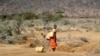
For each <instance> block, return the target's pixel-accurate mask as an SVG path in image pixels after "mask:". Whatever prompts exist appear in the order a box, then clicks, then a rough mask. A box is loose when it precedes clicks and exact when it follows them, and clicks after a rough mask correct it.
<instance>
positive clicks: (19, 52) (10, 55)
mask: <svg viewBox="0 0 100 56" xmlns="http://www.w3.org/2000/svg"><path fill="white" fill-rule="evenodd" d="M0 56H83V54H76V53H73V54H72V53H66V52H59V51H55V52H52V51H47V52H44V53H36V52H35V50H34V48H23V47H22V46H20V45H2V44H1V47H0Z"/></svg>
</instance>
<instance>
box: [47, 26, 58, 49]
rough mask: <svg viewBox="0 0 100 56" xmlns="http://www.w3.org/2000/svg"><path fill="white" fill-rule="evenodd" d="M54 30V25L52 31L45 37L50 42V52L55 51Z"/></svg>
mask: <svg viewBox="0 0 100 56" xmlns="http://www.w3.org/2000/svg"><path fill="white" fill-rule="evenodd" d="M56 28H57V25H54V28H53V29H52V31H51V32H50V33H49V34H47V37H46V38H47V39H48V40H49V42H50V47H51V49H52V51H55V50H56V47H57V42H56Z"/></svg>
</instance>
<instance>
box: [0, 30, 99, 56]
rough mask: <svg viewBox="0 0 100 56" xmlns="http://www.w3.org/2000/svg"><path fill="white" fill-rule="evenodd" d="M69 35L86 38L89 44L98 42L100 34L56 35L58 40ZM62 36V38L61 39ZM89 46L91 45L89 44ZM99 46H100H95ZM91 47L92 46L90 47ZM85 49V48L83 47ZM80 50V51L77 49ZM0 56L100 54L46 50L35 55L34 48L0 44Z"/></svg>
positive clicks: (82, 55) (80, 55) (83, 55)
mask: <svg viewBox="0 0 100 56" xmlns="http://www.w3.org/2000/svg"><path fill="white" fill-rule="evenodd" d="M69 33H70V34H71V37H73V36H74V37H76V38H77V37H80V36H84V37H87V38H88V39H89V40H90V42H95V41H96V42H99V41H100V33H99V32H84V33H83V32H73V31H72V32H63V33H57V34H58V36H59V38H63V37H64V36H65V37H66V36H68V35H69ZM62 36H63V37H62ZM90 45H91V44H90ZM94 45H95V44H94ZM97 45H100V44H97ZM92 46H93V45H92ZM84 47H86V46H84ZM90 47H91V46H89V47H88V46H87V47H86V48H85V49H88V48H90ZM79 50H81V49H79ZM0 56H100V53H99V54H97V55H92V54H91V55H88V54H87V53H85V52H79V53H78V52H76V53H71V52H62V51H55V52H52V51H49V50H47V51H46V52H44V53H36V52H35V49H34V48H25V47H23V45H5V44H0Z"/></svg>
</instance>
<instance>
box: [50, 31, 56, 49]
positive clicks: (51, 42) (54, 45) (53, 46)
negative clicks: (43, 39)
mask: <svg viewBox="0 0 100 56" xmlns="http://www.w3.org/2000/svg"><path fill="white" fill-rule="evenodd" d="M49 41H50V47H51V48H56V46H57V42H56V32H55V33H54V34H53V37H50V40H49Z"/></svg>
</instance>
